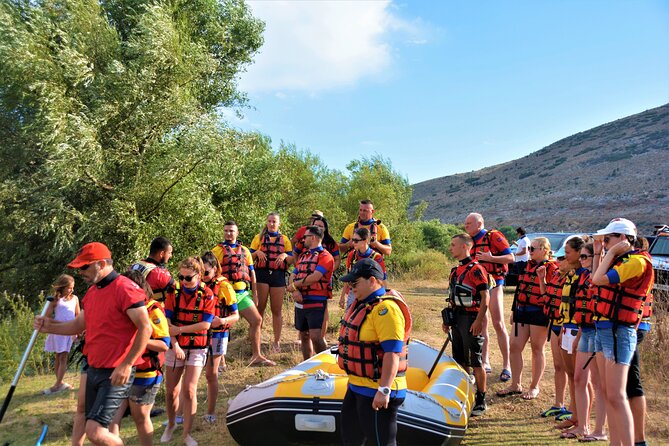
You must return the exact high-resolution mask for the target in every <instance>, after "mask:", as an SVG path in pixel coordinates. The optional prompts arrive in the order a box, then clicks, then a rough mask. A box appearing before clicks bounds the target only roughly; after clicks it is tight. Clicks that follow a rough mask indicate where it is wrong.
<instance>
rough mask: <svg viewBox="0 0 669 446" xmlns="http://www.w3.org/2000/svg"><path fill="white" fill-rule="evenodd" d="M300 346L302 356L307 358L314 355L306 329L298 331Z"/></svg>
mask: <svg viewBox="0 0 669 446" xmlns="http://www.w3.org/2000/svg"><path fill="white" fill-rule="evenodd" d="M300 341H301V342H300V346H301V348H302V358H304V359H309V358H311V357H312V356H314V348H313V347H312V345H311V339H310V338H309V332H308V331H301V332H300Z"/></svg>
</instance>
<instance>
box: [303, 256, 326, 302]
mask: <svg viewBox="0 0 669 446" xmlns="http://www.w3.org/2000/svg"><path fill="white" fill-rule="evenodd" d="M325 252H328V251H327V250H325V248H323V250H322V251H314V252H312V251H311V250H310V249H307V250H306V251H304V252H303V253H302V254H300V256H299V257H298V259H297V266H296V267H297V273H295V280H302V279H304V278H305V277H307V276H308V275H309V274H312V273H313V272H314V271H316V267H317V266H318V260H319V258H320V256H321V255H323V253H325ZM328 254H329V253H328ZM330 279H332V274H323V275H322V276H321V278H320V279H319V280H318V282H316V283H312V284H311V285H309V286H308V287H300V293H302V295H304V296H308V295H309V294H313V295H316V296H327V298H328V299H332V281H331V280H330ZM324 291H325V294H323V292H324Z"/></svg>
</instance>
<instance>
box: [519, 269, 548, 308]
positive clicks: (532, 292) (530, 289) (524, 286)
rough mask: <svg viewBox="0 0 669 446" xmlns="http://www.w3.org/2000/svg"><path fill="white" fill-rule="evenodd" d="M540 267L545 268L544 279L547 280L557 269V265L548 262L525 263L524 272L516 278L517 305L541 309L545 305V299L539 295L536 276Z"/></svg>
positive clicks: (537, 277) (539, 289)
mask: <svg viewBox="0 0 669 446" xmlns="http://www.w3.org/2000/svg"><path fill="white" fill-rule="evenodd" d="M540 266H544V267H545V268H546V277H547V278H549V279H550V278H551V277H552V276H553V274H554V273H555V271H556V270H557V269H558V265H557V263H555V262H553V261H550V260H543V261H541V263H537V262H535V261H534V260H530V261H529V262H527V266H526V267H525V272H524V273H523V274H521V276H520V277H519V278H518V287H517V288H516V290H517V291H516V292H517V295H516V302H517V303H519V304H522V305H534V306H535V307H542V308H543V307H544V306H545V305H546V297H545V296H544V295H543V294H542V293H541V288H540V285H539V276H538V275H537V269H538V268H539V267H540Z"/></svg>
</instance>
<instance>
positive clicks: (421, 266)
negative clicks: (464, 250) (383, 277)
mask: <svg viewBox="0 0 669 446" xmlns="http://www.w3.org/2000/svg"><path fill="white" fill-rule="evenodd" d="M391 259H392V260H391ZM388 263H389V264H388V265H387V268H388V275H389V278H390V280H391V281H392V280H397V279H399V278H402V279H403V280H404V281H407V280H440V279H446V278H448V274H449V272H450V270H451V267H452V266H453V263H454V262H453V261H452V260H449V259H448V258H447V257H446V256H445V255H444V254H443V253H441V252H439V251H435V250H433V249H425V250H421V251H408V252H401V253H399V254H397V255H395V254H393V256H392V257H390V258H389V262H388Z"/></svg>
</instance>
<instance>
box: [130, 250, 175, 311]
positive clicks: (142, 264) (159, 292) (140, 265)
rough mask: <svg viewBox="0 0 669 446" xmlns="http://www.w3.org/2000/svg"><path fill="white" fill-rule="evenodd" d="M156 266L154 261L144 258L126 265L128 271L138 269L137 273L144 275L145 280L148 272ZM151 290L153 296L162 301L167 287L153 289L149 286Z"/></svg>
mask: <svg viewBox="0 0 669 446" xmlns="http://www.w3.org/2000/svg"><path fill="white" fill-rule="evenodd" d="M156 268H158V265H156V264H155V263H151V262H147V261H146V260H138V261H137V262H135V263H133V264H132V265H130V266H129V267H128V271H139V273H140V274H141V275H142V276H144V280H147V278H148V276H149V274H151V271H153V270H154V269H156ZM149 286H151V284H149ZM151 291H153V296H152V297H153V298H154V299H155V300H157V301H160V302H164V301H165V298H166V297H167V296H166V291H167V289H165V288H162V289H153V287H151Z"/></svg>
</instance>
